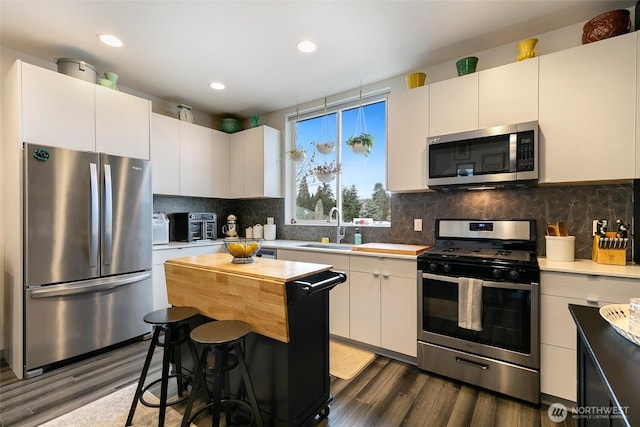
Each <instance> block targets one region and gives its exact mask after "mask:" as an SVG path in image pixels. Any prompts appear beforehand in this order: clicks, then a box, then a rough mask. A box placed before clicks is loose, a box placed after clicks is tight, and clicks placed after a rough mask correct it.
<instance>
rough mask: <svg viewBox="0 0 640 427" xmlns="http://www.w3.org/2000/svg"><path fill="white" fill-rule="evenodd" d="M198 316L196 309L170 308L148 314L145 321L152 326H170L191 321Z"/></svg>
mask: <svg viewBox="0 0 640 427" xmlns="http://www.w3.org/2000/svg"><path fill="white" fill-rule="evenodd" d="M196 314H198V309H197V308H195V307H170V308H161V309H160V310H156V311H152V312H151V313H147V314H146V315H145V316H144V318H143V320H144V321H145V323H149V324H151V325H169V324H172V323H180V322H184V321H185V320H189V319H191V318H192V317H193V316H195V315H196Z"/></svg>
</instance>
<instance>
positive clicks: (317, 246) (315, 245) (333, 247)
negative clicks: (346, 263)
mask: <svg viewBox="0 0 640 427" xmlns="http://www.w3.org/2000/svg"><path fill="white" fill-rule="evenodd" d="M296 247H297V248H313V249H327V250H331V251H333V250H338V251H349V250H351V246H346V245H336V244H335V243H334V244H331V243H305V244H303V245H296Z"/></svg>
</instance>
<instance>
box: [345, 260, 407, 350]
mask: <svg viewBox="0 0 640 427" xmlns="http://www.w3.org/2000/svg"><path fill="white" fill-rule="evenodd" d="M350 267H351V269H350V279H349V280H350V286H351V289H350V304H349V308H350V310H349V322H350V325H351V327H350V334H349V338H351V339H352V340H355V341H360V342H364V343H367V344H371V345H375V346H378V347H381V348H384V349H386V350H391V351H394V352H398V353H402V354H406V355H409V356H412V357H416V356H417V333H418V332H417V322H418V320H417V315H418V314H417V310H418V308H417V304H418V303H417V301H418V294H417V292H418V284H417V283H418V282H417V276H416V265H415V261H414V260H403V259H395V258H385V257H370V256H357V255H352V256H351V262H350Z"/></svg>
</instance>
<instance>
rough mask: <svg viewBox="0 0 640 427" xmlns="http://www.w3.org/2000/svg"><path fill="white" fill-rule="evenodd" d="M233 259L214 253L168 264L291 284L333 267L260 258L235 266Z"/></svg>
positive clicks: (171, 260)
mask: <svg viewBox="0 0 640 427" xmlns="http://www.w3.org/2000/svg"><path fill="white" fill-rule="evenodd" d="M232 259H233V257H232V256H231V255H229V254H225V253H213V254H207V255H198V256H190V257H184V258H175V259H170V260H168V261H167V263H171V264H176V265H182V266H189V267H196V268H202V269H206V270H211V271H218V272H224V273H229V274H238V275H242V276H248V277H255V278H257V279H265V280H275V281H280V282H290V281H292V280H296V279H300V278H302V277H304V276H308V275H310V274H314V273H319V272H321V271H326V270H330V269H331V268H332V267H333V266H332V265H327V264H311V263H308V262H294V261H285V260H281V259H266V258H258V257H256V258H255V262H253V263H250V264H233V263H231V260H232Z"/></svg>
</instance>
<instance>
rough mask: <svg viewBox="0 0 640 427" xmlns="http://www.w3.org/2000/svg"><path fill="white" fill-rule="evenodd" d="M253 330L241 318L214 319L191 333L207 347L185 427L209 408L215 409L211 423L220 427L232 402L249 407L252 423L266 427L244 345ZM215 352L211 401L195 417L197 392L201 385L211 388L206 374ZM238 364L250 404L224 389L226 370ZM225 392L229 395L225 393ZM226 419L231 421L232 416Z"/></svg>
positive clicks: (192, 392)
mask: <svg viewBox="0 0 640 427" xmlns="http://www.w3.org/2000/svg"><path fill="white" fill-rule="evenodd" d="M249 332H251V326H249V324H248V323H246V322H243V321H240V320H219V321H213V322H209V323H205V324H204V325H200V326H198V327H197V328H195V329H194V330H193V331H192V332H191V340H192V341H194V342H195V343H198V344H202V345H204V349H203V350H202V355H201V356H200V361H199V363H198V369H197V371H196V377H195V379H194V381H193V388H192V389H191V395H190V397H189V400H188V403H187V408H186V409H185V412H184V417H183V418H182V427H186V426H188V425H189V424H191V422H193V420H194V419H195V418H196V417H197V416H198V415H199V414H200V413H201V412H202V411H204V410H206V409H208V408H211V409H212V419H211V425H212V426H214V427H217V426H219V425H220V409H221V407H222V406H224V407H225V414H227V411H226V407H227V406H230V405H238V406H243V407H244V408H245V409H248V410H249V411H250V414H251V422H250V424H253V422H254V421H255V423H256V425H257V426H258V427H262V425H263V424H262V418H261V417H260V411H259V409H258V402H257V400H256V395H255V391H254V389H253V384H252V383H251V378H250V377H249V371H248V369H247V363H246V361H245V358H244V353H243V351H242V346H241V345H240V343H241V341H242V339H243V338H244V337H245V336H247V335H248V334H249ZM231 351H233V352H234V353H235V358H234V357H233V354H230V352H231ZM211 352H213V354H214V356H215V362H214V367H213V374H214V377H213V393H212V397H211V402H209V404H207V405H206V406H205V407H203V408H201V409H200V410H198V412H196V413H195V414H194V415H193V417H191V409H192V408H193V403H194V401H195V398H196V395H197V392H198V391H199V390H200V387H202V388H204V389H205V390H207V386H206V380H205V375H206V371H207V370H210V366H209V365H208V363H207V360H208V358H209V355H210V353H211ZM236 366H239V367H240V370H241V372H242V380H243V384H244V388H245V392H246V394H247V397H248V398H249V402H250V405H249V404H247V402H245V401H243V400H238V399H230V398H229V396H227V393H228V390H223V389H224V386H223V383H225V381H224V375H225V371H229V370H231V369H233V368H235V367H236ZM223 394H225V395H224V396H223ZM190 417H191V418H190ZM226 422H227V424H229V418H228V415H227V419H226Z"/></svg>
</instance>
